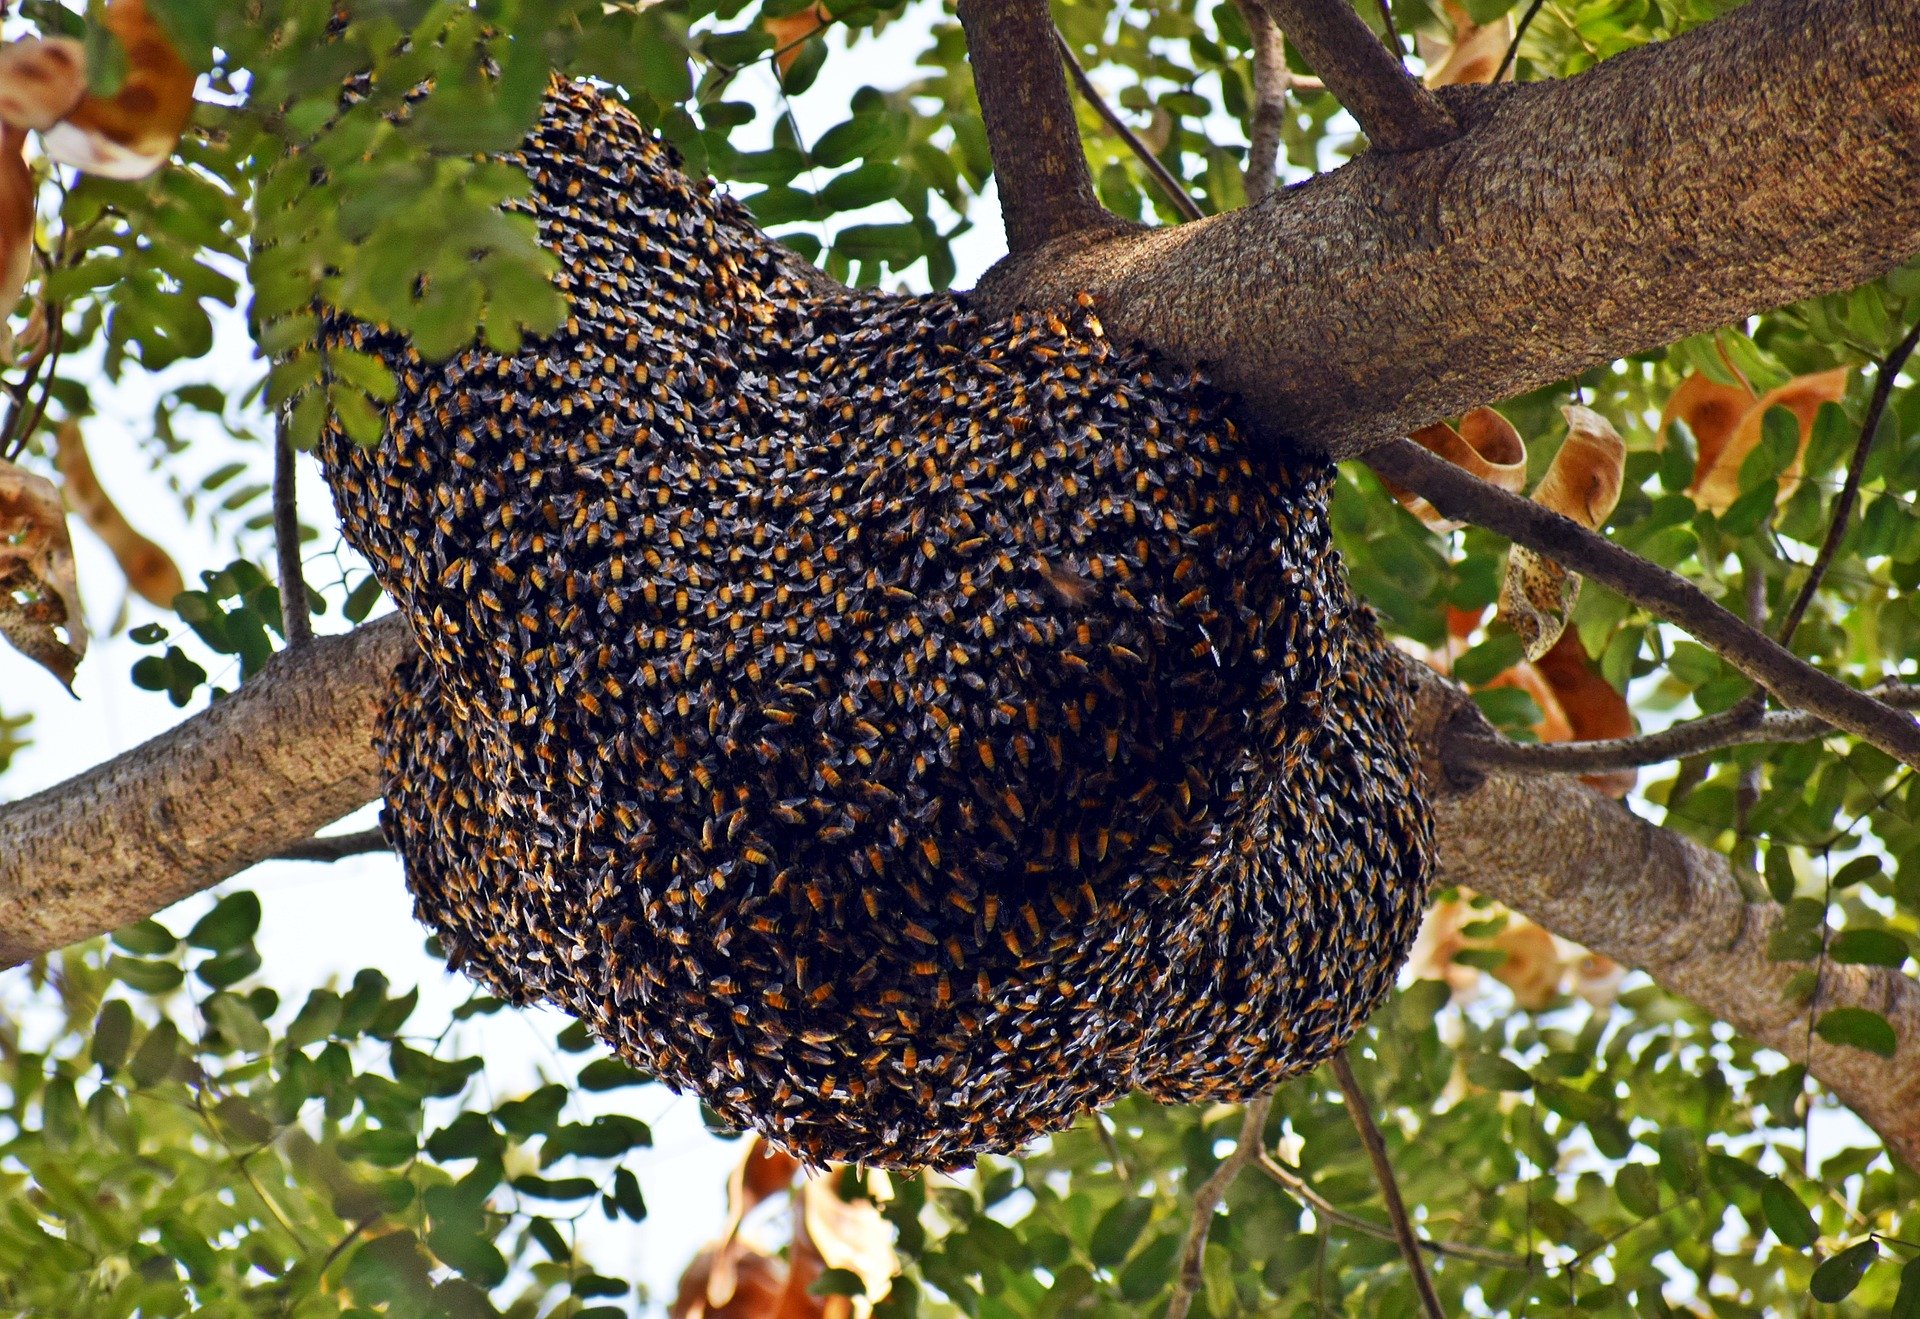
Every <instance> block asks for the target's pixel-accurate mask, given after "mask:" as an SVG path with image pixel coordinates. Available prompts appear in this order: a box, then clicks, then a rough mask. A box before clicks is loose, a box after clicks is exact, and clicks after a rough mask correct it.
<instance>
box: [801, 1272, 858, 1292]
mask: <svg viewBox="0 0 1920 1319" xmlns="http://www.w3.org/2000/svg"><path fill="white" fill-rule="evenodd" d="M807 1291H808V1293H809V1294H810V1295H813V1296H865V1295H866V1294H867V1284H866V1283H864V1282H862V1281H860V1275H859V1274H857V1273H855V1272H854V1271H853V1270H852V1269H822V1270H821V1271H820V1276H819V1277H818V1278H815V1279H814V1280H813V1285H812V1286H811V1287H809V1288H807Z"/></svg>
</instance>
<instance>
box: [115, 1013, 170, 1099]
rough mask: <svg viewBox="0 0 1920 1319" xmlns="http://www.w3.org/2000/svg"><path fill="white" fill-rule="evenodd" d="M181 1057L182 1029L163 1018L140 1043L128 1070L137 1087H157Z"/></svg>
mask: <svg viewBox="0 0 1920 1319" xmlns="http://www.w3.org/2000/svg"><path fill="white" fill-rule="evenodd" d="M179 1056H180V1028H179V1027H178V1026H176V1025H174V1024H173V1023H172V1022H171V1021H167V1020H166V1019H164V1018H162V1019H161V1020H160V1021H159V1022H158V1023H157V1024H155V1026H154V1027H153V1029H152V1030H150V1031H148V1032H147V1038H146V1039H144V1040H142V1041H140V1047H139V1048H138V1049H135V1050H134V1053H133V1061H132V1062H131V1063H129V1064H128V1069H127V1070H128V1071H129V1073H131V1075H132V1077H133V1083H134V1084H135V1085H137V1086H141V1087H146V1086H152V1085H157V1084H159V1083H160V1082H161V1081H162V1080H164V1079H165V1078H166V1077H167V1076H168V1075H169V1074H170V1073H171V1072H172V1071H173V1065H174V1062H175V1060H176V1059H177V1058H178V1057H179Z"/></svg>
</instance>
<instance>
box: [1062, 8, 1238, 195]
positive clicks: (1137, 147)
mask: <svg viewBox="0 0 1920 1319" xmlns="http://www.w3.org/2000/svg"><path fill="white" fill-rule="evenodd" d="M1053 40H1054V43H1055V44H1056V45H1058V46H1059V47H1060V58H1061V59H1062V60H1064V61H1065V62H1066V66H1067V72H1068V73H1070V74H1072V75H1073V84H1074V86H1076V87H1078V88H1079V89H1080V95H1082V96H1084V97H1085V98H1086V100H1087V104H1088V105H1090V106H1092V107H1093V108H1094V110H1095V111H1096V112H1098V114H1099V115H1100V117H1101V118H1102V119H1103V120H1105V121H1106V124H1107V127H1109V128H1111V129H1112V130H1113V131H1114V132H1115V133H1117V134H1119V136H1120V140H1121V141H1123V142H1125V143H1126V144H1127V150H1129V151H1131V152H1133V154H1134V155H1135V156H1137V157H1139V159H1140V163H1141V164H1142V165H1145V166H1146V167H1147V173H1149V174H1151V175H1153V181H1154V182H1155V183H1157V184H1159V185H1160V191H1161V192H1162V193H1164V194H1165V195H1166V198H1167V200H1168V201H1170V202H1172V203H1173V208H1174V209H1175V210H1177V211H1179V212H1180V214H1181V215H1183V216H1185V217H1186V218H1187V219H1189V220H1198V219H1199V218H1200V217H1201V215H1202V214H1204V212H1202V211H1201V209H1200V206H1199V204H1198V203H1197V202H1195V201H1194V200H1193V198H1192V197H1191V196H1189V195H1188V193H1187V190H1186V188H1185V187H1183V186H1182V185H1181V183H1180V180H1179V179H1177V178H1175V177H1174V173H1173V171H1172V170H1170V169H1168V168H1167V167H1166V165H1165V164H1163V163H1162V162H1161V160H1160V157H1158V156H1156V155H1154V154H1153V149H1152V148H1151V147H1149V146H1148V145H1147V144H1146V143H1145V142H1142V141H1141V140H1140V135H1139V134H1138V133H1136V132H1134V131H1133V130H1132V129H1131V128H1129V127H1128V126H1127V121H1126V120H1124V119H1122V118H1121V117H1120V115H1119V112H1118V111H1116V110H1115V109H1114V108H1113V107H1112V106H1110V105H1108V104H1107V101H1106V98H1105V97H1103V96H1102V95H1100V89H1099V88H1097V87H1095V86H1094V85H1093V79H1091V78H1089V77H1088V76H1087V71H1086V68H1085V67H1084V66H1083V65H1082V64H1081V63H1080V61H1079V59H1078V58H1077V57H1076V56H1075V55H1074V53H1073V47H1072V46H1070V45H1068V44H1067V37H1066V34H1065V33H1063V32H1062V31H1061V30H1060V29H1059V28H1057V27H1056V28H1054V30H1053Z"/></svg>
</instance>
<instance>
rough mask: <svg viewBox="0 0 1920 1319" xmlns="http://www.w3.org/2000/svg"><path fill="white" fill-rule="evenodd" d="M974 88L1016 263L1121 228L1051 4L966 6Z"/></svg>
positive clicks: (970, 2) (991, 1)
mask: <svg viewBox="0 0 1920 1319" xmlns="http://www.w3.org/2000/svg"><path fill="white" fill-rule="evenodd" d="M960 25H961V27H962V28H964V29H965V30H966V34H967V56H968V59H969V60H970V61H971V62H972V65H973V84H974V88H975V90H976V91H977V92H978V93H979V95H980V115H981V118H982V119H984V120H985V121H986V127H987V147H988V150H989V151H990V152H991V153H992V155H993V173H994V177H995V179H996V180H997V181H998V183H999V187H1000V213H1001V215H1002V217H1003V218H1004V221H1005V223H1006V229H1007V247H1008V249H1009V250H1010V251H1011V252H1012V253H1013V254H1014V255H1016V256H1018V255H1021V254H1024V253H1026V252H1030V251H1032V250H1033V249H1035V248H1037V247H1041V246H1044V245H1045V244H1047V243H1049V242H1051V241H1053V240H1054V239H1058V238H1065V237H1068V236H1069V235H1072V234H1076V233H1080V232H1084V231H1089V230H1092V231H1102V232H1111V231H1112V230H1114V229H1117V228H1119V227H1121V226H1120V224H1119V221H1118V220H1117V219H1116V218H1115V217H1114V216H1112V215H1110V214H1109V213H1108V212H1107V211H1106V209H1105V208H1104V207H1102V206H1101V205H1100V200H1099V198H1098V197H1097V196H1096V195H1095V194H1094V191H1093V176H1092V175H1091V174H1090V173H1089V172H1088V171H1087V157H1086V153H1085V152H1084V151H1082V150H1081V148H1080V130H1079V127H1078V126H1077V125H1076V124H1075V123H1074V119H1073V102H1072V100H1071V99H1070V98H1069V97H1068V95H1067V80H1066V78H1065V77H1064V76H1063V75H1062V73H1061V69H1060V61H1059V59H1058V58H1056V56H1055V53H1054V46H1055V37H1054V26H1053V15H1052V14H1051V13H1050V12H1049V11H1048V9H1047V0H961V3H960Z"/></svg>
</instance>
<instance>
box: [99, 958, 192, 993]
mask: <svg viewBox="0 0 1920 1319" xmlns="http://www.w3.org/2000/svg"><path fill="white" fill-rule="evenodd" d="M107 971H108V973H109V974H111V975H112V976H113V978H114V979H116V980H118V981H120V982H121V983H123V984H125V985H127V986H129V987H130V988H133V989H137V990H139V991H140V992H141V993H142V994H156V995H158V994H171V993H172V992H173V991H174V990H176V989H178V988H180V984H181V982H182V981H184V980H185V979H186V972H184V971H182V970H181V969H180V967H178V966H177V965H175V964H174V963H172V962H149V961H147V960H145V959H144V958H141V959H136V958H132V957H121V956H118V955H117V954H116V955H115V956H113V957H110V958H108V959H107Z"/></svg>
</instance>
